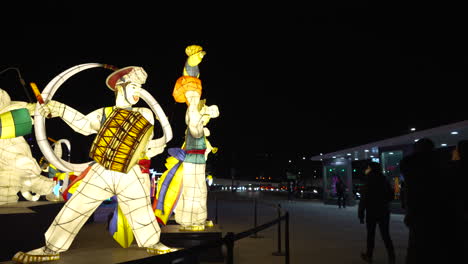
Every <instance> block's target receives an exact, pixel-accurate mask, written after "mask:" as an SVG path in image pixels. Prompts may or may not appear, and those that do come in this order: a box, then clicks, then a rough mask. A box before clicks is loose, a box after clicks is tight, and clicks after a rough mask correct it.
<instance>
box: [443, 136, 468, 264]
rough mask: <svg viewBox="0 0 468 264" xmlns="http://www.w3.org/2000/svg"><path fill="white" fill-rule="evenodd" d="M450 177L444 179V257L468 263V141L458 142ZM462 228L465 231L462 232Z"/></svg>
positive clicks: (448, 261)
mask: <svg viewBox="0 0 468 264" xmlns="http://www.w3.org/2000/svg"><path fill="white" fill-rule="evenodd" d="M447 172H448V173H447V174H444V175H446V176H447V177H444V179H443V180H441V184H443V186H442V188H441V199H442V206H443V208H442V210H441V211H440V213H441V232H440V233H441V236H442V237H441V241H442V243H441V244H442V247H443V248H442V258H441V260H444V261H445V262H446V263H456V262H460V260H462V261H461V262H463V263H466V262H467V261H468V258H467V256H466V254H467V250H468V248H467V240H468V239H467V237H468V233H467V231H468V229H467V228H466V226H467V225H468V221H467V212H468V210H467V208H468V196H467V195H466V188H467V187H466V186H467V185H466V178H467V177H466V176H467V174H468V140H461V141H459V142H458V144H457V146H456V148H455V149H454V150H453V151H452V156H451V159H450V161H449V163H448V169H447ZM460 227H462V229H463V231H461V230H460Z"/></svg>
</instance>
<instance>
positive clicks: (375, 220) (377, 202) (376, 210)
mask: <svg viewBox="0 0 468 264" xmlns="http://www.w3.org/2000/svg"><path fill="white" fill-rule="evenodd" d="M365 174H366V176H367V182H366V183H365V184H364V186H363V188H362V196H361V200H360V201H359V205H358V217H359V220H360V222H361V224H364V220H365V223H366V228H367V250H366V252H363V253H361V258H362V259H363V260H364V261H366V262H368V263H372V257H373V251H374V246H375V229H376V227H377V224H378V225H379V230H380V236H381V237H382V240H383V242H384V244H385V247H386V249H387V254H388V260H389V263H391V264H394V263H395V249H394V247H393V242H392V239H391V237H390V202H391V201H392V200H393V194H394V193H393V189H392V186H391V185H390V183H389V182H388V181H387V178H386V177H385V176H384V175H383V173H382V172H381V169H380V164H379V163H377V162H370V163H369V165H368V167H367V169H366V170H365Z"/></svg>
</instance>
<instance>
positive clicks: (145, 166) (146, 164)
mask: <svg viewBox="0 0 468 264" xmlns="http://www.w3.org/2000/svg"><path fill="white" fill-rule="evenodd" d="M138 165H140V169H141V172H143V173H149V172H150V171H149V169H150V165H151V160H149V159H141V160H139V161H138Z"/></svg>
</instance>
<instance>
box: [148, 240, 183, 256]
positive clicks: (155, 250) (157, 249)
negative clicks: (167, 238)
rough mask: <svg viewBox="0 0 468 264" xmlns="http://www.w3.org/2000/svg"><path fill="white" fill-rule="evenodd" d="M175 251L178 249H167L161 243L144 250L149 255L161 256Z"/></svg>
mask: <svg viewBox="0 0 468 264" xmlns="http://www.w3.org/2000/svg"><path fill="white" fill-rule="evenodd" d="M177 250H179V249H178V248H171V247H168V246H166V245H164V244H163V243H161V242H159V243H157V244H156V245H154V246H152V247H149V248H146V252H148V253H149V254H151V255H162V254H166V253H170V252H174V251H177Z"/></svg>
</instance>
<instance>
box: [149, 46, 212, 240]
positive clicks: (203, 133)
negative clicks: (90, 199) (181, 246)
mask: <svg viewBox="0 0 468 264" xmlns="http://www.w3.org/2000/svg"><path fill="white" fill-rule="evenodd" d="M186 54H187V56H188V58H187V61H186V64H185V67H184V71H183V75H182V76H181V77H180V78H179V79H178V80H177V82H176V85H175V87H174V91H173V96H174V99H175V101H176V102H179V103H186V104H187V112H186V114H185V122H186V124H187V130H186V135H185V142H184V144H183V146H182V150H180V149H169V154H171V155H172V157H170V158H168V160H167V164H166V166H167V167H168V170H167V171H166V172H165V173H164V174H163V175H162V177H161V180H160V182H159V184H158V194H157V197H156V198H157V199H155V204H154V205H153V208H154V209H155V214H156V216H157V217H158V220H159V221H160V222H162V223H163V224H166V221H167V219H168V218H169V216H170V215H171V214H172V213H173V212H174V213H175V221H176V222H177V223H178V224H180V225H181V228H180V229H181V230H187V231H201V230H204V229H205V223H206V220H207V207H206V202H207V194H208V193H207V186H206V178H205V177H206V175H205V167H206V157H207V155H208V153H209V152H210V151H211V150H212V149H213V148H212V147H211V144H209V142H208V143H207V140H206V137H207V136H209V130H208V128H206V127H205V126H206V124H207V123H208V121H209V120H210V118H216V117H218V116H219V110H218V107H217V106H216V105H212V106H207V105H205V100H200V97H201V92H202V86H201V80H200V79H199V78H198V77H199V75H200V73H199V70H198V64H199V63H200V62H201V61H202V58H203V56H204V55H205V54H206V53H205V51H203V49H202V48H201V47H200V46H198V45H191V46H188V47H187V48H186ZM176 166H178V167H176ZM174 168H175V169H174ZM180 175H182V176H180ZM174 208H175V209H174Z"/></svg>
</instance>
